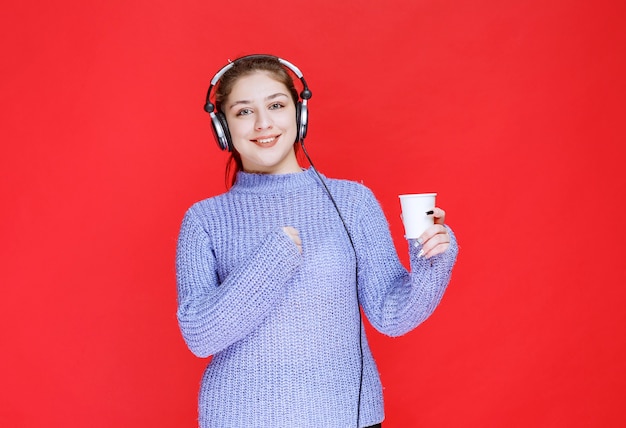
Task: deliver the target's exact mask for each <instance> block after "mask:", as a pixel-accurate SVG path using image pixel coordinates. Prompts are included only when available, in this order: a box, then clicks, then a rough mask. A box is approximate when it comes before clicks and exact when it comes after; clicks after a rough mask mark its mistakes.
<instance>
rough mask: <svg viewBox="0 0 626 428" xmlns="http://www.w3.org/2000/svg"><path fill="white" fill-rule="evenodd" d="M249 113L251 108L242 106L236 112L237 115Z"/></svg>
mask: <svg viewBox="0 0 626 428" xmlns="http://www.w3.org/2000/svg"><path fill="white" fill-rule="evenodd" d="M249 114H252V110H251V109H249V108H242V109H241V110H239V111H238V112H237V116H248V115H249Z"/></svg>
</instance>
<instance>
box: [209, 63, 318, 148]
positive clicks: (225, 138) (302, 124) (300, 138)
mask: <svg viewBox="0 0 626 428" xmlns="http://www.w3.org/2000/svg"><path fill="white" fill-rule="evenodd" d="M253 58H259V59H271V60H274V61H278V62H279V63H280V64H281V65H283V66H284V67H285V68H287V69H288V70H291V71H292V72H293V74H295V75H296V77H297V78H298V79H300V81H301V82H302V86H303V88H304V89H302V92H300V98H301V100H300V101H298V102H297V103H296V126H297V128H298V135H297V137H296V141H294V143H298V142H299V143H301V144H304V138H305V137H306V131H307V125H308V119H309V113H308V110H307V101H308V100H309V98H311V95H312V94H311V91H310V90H309V87H308V86H307V84H306V81H305V80H304V76H303V75H302V72H301V71H300V69H298V67H296V66H295V65H293V64H292V63H290V62H289V61H286V60H284V59H282V58H278V57H276V56H273V55H256V54H255V55H247V56H243V57H241V58H237V59H236V60H234V61H232V62H229V63H228V64H227V65H226V66H224V67H222V69H221V70H220V71H218V72H217V73H216V74H215V76H213V78H212V79H211V85H210V86H209V90H208V91H207V94H206V102H205V104H204V111H206V112H207V113H209V115H211V125H212V128H213V134H214V135H215V139H216V140H217V145H218V146H219V147H220V149H222V150H228V151H229V152H232V151H233V149H234V147H233V141H232V139H231V136H230V131H229V130H228V123H227V122H226V116H225V115H224V113H222V112H220V111H216V109H215V105H214V104H213V103H212V102H211V92H212V91H213V87H214V86H215V85H217V83H218V82H219V81H220V79H221V78H222V76H223V75H224V73H226V72H227V71H228V70H230V69H231V68H232V67H234V66H235V65H236V64H237V63H238V62H240V61H242V60H244V59H253Z"/></svg>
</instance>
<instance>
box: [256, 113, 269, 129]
mask: <svg viewBox="0 0 626 428" xmlns="http://www.w3.org/2000/svg"><path fill="white" fill-rule="evenodd" d="M271 127H272V118H271V117H270V116H269V114H268V113H267V112H266V111H260V112H259V113H258V114H257V116H256V121H255V122H254V128H255V129H256V130H259V131H260V130H262V129H268V128H271Z"/></svg>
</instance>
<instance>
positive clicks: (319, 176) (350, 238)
mask: <svg viewBox="0 0 626 428" xmlns="http://www.w3.org/2000/svg"><path fill="white" fill-rule="evenodd" d="M300 146H301V147H302V151H303V152H304V156H306V158H307V161H308V162H309V165H311V168H313V171H315V174H316V175H317V178H318V179H319V181H320V182H321V183H322V186H324V189H325V190H326V193H327V194H328V197H329V198H330V200H331V202H332V203H333V206H334V207H335V210H336V211H337V214H338V215H339V219H340V220H341V223H342V224H343V227H344V229H345V230H346V234H347V235H348V239H349V240H350V245H351V246H352V250H353V251H354V263H355V282H356V286H355V289H356V299H357V312H358V313H359V352H360V357H361V361H360V362H361V366H360V375H359V396H358V400H357V413H356V426H357V428H359V427H360V425H359V422H360V419H361V393H362V389H363V366H364V363H363V316H362V315H361V305H360V303H359V302H360V300H359V260H358V255H357V252H356V247H355V245H354V241H353V240H352V235H350V231H349V230H348V225H347V224H346V222H345V220H344V219H343V216H342V215H341V211H340V210H339V206H338V205H337V202H336V201H335V198H333V195H332V193H330V190H329V189H328V186H327V185H326V182H325V181H324V179H323V178H322V175H321V174H320V173H319V172H318V170H317V168H315V165H314V164H313V161H312V160H311V157H310V156H309V153H308V152H307V151H306V147H304V141H301V142H300Z"/></svg>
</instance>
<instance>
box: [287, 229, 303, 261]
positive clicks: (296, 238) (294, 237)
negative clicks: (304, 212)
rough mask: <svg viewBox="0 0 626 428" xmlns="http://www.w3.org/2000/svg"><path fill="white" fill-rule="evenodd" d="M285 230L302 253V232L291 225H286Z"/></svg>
mask: <svg viewBox="0 0 626 428" xmlns="http://www.w3.org/2000/svg"><path fill="white" fill-rule="evenodd" d="M283 232H285V233H286V234H287V236H288V237H289V239H291V240H292V241H293V243H294V244H296V246H297V247H298V251H300V254H302V240H301V239H300V232H298V229H296V228H293V227H291V226H284V227H283Z"/></svg>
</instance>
